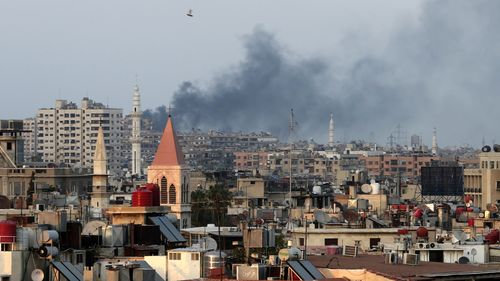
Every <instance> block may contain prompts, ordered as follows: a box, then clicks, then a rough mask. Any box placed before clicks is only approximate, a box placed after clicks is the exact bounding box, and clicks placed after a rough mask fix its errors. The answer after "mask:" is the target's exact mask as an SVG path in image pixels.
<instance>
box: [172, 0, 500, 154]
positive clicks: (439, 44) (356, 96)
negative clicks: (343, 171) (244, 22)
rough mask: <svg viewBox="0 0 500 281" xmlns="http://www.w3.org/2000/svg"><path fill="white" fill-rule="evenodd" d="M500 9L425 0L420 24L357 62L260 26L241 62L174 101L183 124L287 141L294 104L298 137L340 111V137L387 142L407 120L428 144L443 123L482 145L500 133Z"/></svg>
mask: <svg viewBox="0 0 500 281" xmlns="http://www.w3.org/2000/svg"><path fill="white" fill-rule="evenodd" d="M499 14H500V3H499V2H496V1H439V2H438V1H429V2H425V4H424V5H423V7H422V12H421V16H420V19H419V21H418V22H417V23H409V22H405V23H402V24H401V26H400V27H397V28H396V31H395V32H394V34H393V36H392V37H391V39H390V41H389V42H387V44H386V47H385V48H384V50H382V51H379V52H371V51H370V50H369V49H368V48H369V46H370V43H369V42H365V43H366V44H365V45H366V46H364V47H363V46H362V47H361V48H364V49H365V50H364V53H363V54H362V55H358V57H355V58H350V59H349V60H348V61H350V63H349V64H348V65H345V64H344V65H343V64H341V63H339V61H336V60H335V59H333V58H334V57H335V56H336V55H335V50H333V51H332V56H316V57H301V56H299V55H298V54H295V53H293V50H292V51H290V50H289V49H288V48H290V49H293V46H283V45H281V44H280V42H278V40H277V39H276V36H278V37H279V34H277V35H276V36H275V35H274V34H272V33H271V32H268V31H266V30H265V28H262V27H257V28H255V29H254V30H253V31H252V32H251V33H250V34H249V35H247V36H246V37H245V38H244V39H243V46H244V49H245V52H246V55H245V57H244V58H243V59H242V61H241V62H240V63H238V64H235V65H233V66H231V67H229V68H228V69H227V71H225V72H224V73H222V74H220V75H218V76H216V77H214V79H213V81H212V82H211V83H210V84H209V85H208V86H200V85H197V84H196V83H194V82H190V81H186V82H183V83H182V84H181V85H180V87H179V89H178V90H177V92H176V93H175V95H174V98H173V101H172V105H173V107H174V114H175V118H176V123H177V124H179V125H178V128H180V129H190V128H192V127H194V128H202V129H209V128H214V129H221V130H232V131H239V130H244V131H270V132H272V133H274V134H276V135H277V136H279V137H280V138H281V139H282V140H286V136H287V133H288V132H287V120H288V114H289V111H290V108H293V109H294V112H295V115H296V118H297V121H298V122H299V130H298V135H299V137H301V138H309V137H313V138H315V139H317V140H319V141H321V142H323V143H325V142H326V140H327V130H328V120H329V114H330V112H333V114H334V118H335V124H336V130H337V131H338V136H339V137H342V136H347V137H350V138H362V137H367V136H368V134H369V132H370V131H375V132H376V137H377V141H379V142H385V137H386V136H388V135H389V133H390V131H391V129H393V128H394V127H395V125H397V124H398V123H401V124H403V125H404V126H405V127H406V128H407V129H409V130H410V132H421V133H423V137H424V140H423V141H424V142H427V143H430V138H431V134H432V128H433V127H434V126H436V127H437V128H438V130H439V131H440V142H441V143H447V144H463V143H471V144H476V145H477V144H479V142H480V140H481V138H482V136H483V135H486V137H488V136H492V138H493V137H494V136H495V135H494V134H495V130H496V127H495V125H494V123H495V120H498V118H499V115H500V111H499V110H497V107H498V106H497V104H499V101H500V95H499V94H498V93H499V92H500V79H499V78H498V77H497V75H498V73H500V72H499V70H500V60H499V58H500V33H498V32H497V31H496V30H497V27H498V26H500V17H498V15H499ZM325 30H327V27H325ZM325 36H328V34H327V33H325ZM358 42H359V41H358ZM346 47H349V46H348V44H347V46H346ZM354 47H355V48H358V49H359V48H360V46H353V48H354Z"/></svg>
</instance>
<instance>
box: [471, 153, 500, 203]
mask: <svg viewBox="0 0 500 281" xmlns="http://www.w3.org/2000/svg"><path fill="white" fill-rule="evenodd" d="M479 163H480V168H479V169H464V193H465V196H469V197H470V198H471V199H472V201H473V204H474V206H478V207H481V208H482V209H483V210H485V209H486V207H487V205H488V204H490V203H493V204H500V152H496V151H488V152H482V153H480V154H479Z"/></svg>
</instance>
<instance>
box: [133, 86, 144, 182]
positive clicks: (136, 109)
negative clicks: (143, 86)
mask: <svg viewBox="0 0 500 281" xmlns="http://www.w3.org/2000/svg"><path fill="white" fill-rule="evenodd" d="M132 106H133V107H132V114H131V115H132V137H131V138H130V143H131V144H132V175H142V163H141V115H142V112H141V94H140V93H139V86H137V85H136V86H135V87H134V97H133V99H132Z"/></svg>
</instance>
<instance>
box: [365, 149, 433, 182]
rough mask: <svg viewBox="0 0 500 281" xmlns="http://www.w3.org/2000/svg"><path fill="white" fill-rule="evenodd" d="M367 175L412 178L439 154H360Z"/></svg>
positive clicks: (417, 175)
mask: <svg viewBox="0 0 500 281" xmlns="http://www.w3.org/2000/svg"><path fill="white" fill-rule="evenodd" d="M360 159H361V160H363V161H364V163H365V167H366V171H367V172H368V176H390V177H396V176H398V174H399V176H401V177H405V178H408V179H413V178H416V177H419V176H420V168H422V167H426V166H429V165H430V163H431V162H432V161H434V160H439V159H440V158H439V156H430V155H420V154H415V155H401V154H383V155H376V156H361V157H360Z"/></svg>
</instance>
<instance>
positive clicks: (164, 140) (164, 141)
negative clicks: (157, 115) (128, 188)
mask: <svg viewBox="0 0 500 281" xmlns="http://www.w3.org/2000/svg"><path fill="white" fill-rule="evenodd" d="M180 165H184V155H183V154H182V150H181V147H180V146H179V143H178V142H177V136H176V135H175V131H174V125H173V124H172V117H171V116H170V115H169V116H168V119H167V125H166V126H165V130H163V135H162V136H161V140H160V144H159V145H158V148H157V149H156V154H155V159H154V160H153V163H152V164H151V166H180Z"/></svg>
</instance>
